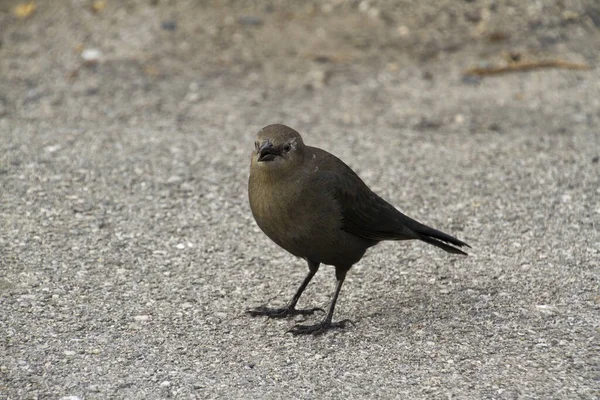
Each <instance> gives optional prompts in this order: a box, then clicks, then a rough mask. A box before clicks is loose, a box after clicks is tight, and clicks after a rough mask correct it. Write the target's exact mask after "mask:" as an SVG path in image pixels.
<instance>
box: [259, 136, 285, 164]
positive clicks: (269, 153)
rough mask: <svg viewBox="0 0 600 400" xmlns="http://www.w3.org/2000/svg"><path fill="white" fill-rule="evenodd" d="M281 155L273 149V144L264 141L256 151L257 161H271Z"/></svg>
mask: <svg viewBox="0 0 600 400" xmlns="http://www.w3.org/2000/svg"><path fill="white" fill-rule="evenodd" d="M279 155H281V154H280V152H279V150H277V149H276V148H274V147H273V143H271V142H270V141H269V140H265V141H264V142H263V144H262V145H261V146H260V148H259V149H258V161H259V162H262V161H273V160H274V159H275V157H277V156H279Z"/></svg>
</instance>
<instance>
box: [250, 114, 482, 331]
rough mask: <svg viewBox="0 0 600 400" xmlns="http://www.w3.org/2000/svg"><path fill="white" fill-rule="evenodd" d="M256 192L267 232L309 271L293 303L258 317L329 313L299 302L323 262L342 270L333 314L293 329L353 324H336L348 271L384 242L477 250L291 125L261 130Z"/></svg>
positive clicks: (255, 156)
mask: <svg viewBox="0 0 600 400" xmlns="http://www.w3.org/2000/svg"><path fill="white" fill-rule="evenodd" d="M248 196H249V199H250V208H251V209H252V214H253V215H254V219H255V220H256V223H257V224H258V226H259V227H260V229H262V231H263V232H264V233H265V234H266V235H267V236H268V237H269V238H271V240H273V241H274V242H275V243H277V244H278V245H279V246H281V247H283V248H284V249H285V250H287V251H288V252H290V253H291V254H293V255H295V256H296V257H301V258H303V259H305V260H306V261H307V263H308V270H309V272H308V275H307V276H306V278H304V281H303V282H302V284H301V285H300V288H298V290H297V292H296V294H295V295H294V297H292V299H291V300H290V301H289V302H288V303H287V305H286V306H284V307H281V308H268V307H259V308H256V309H253V310H250V311H248V312H249V313H250V314H251V315H253V316H259V315H265V316H269V317H275V318H280V317H287V316H291V315H297V314H304V315H306V314H312V313H314V312H315V311H318V310H320V311H324V310H322V309H320V308H311V309H305V310H299V309H296V303H297V302H298V299H299V298H300V296H301V295H302V292H303V291H304V289H306V286H307V285H308V283H309V282H310V281H311V279H312V278H313V276H314V275H315V274H316V273H317V271H318V269H319V265H321V264H328V265H333V266H334V267H335V274H336V278H337V286H336V289H335V292H334V294H333V297H332V299H331V302H330V305H329V310H328V311H327V314H326V316H325V318H324V319H323V320H322V321H321V322H320V323H318V324H315V325H296V326H294V327H293V328H292V329H290V331H289V332H292V333H293V334H320V333H323V332H326V331H327V330H329V329H331V328H340V327H343V326H344V325H345V323H346V322H347V320H344V321H339V322H332V317H333V311H334V308H335V303H336V301H337V299H338V296H339V294H340V289H341V288H342V284H343V283H344V279H345V277H346V273H347V272H348V270H349V269H350V268H351V267H352V266H353V265H354V264H356V263H357V262H358V261H359V260H360V259H361V258H362V257H363V255H364V254H365V251H366V250H367V249H368V248H369V247H371V246H374V245H376V244H377V243H379V242H380V241H382V240H411V239H418V240H422V241H424V242H427V243H429V244H432V245H434V246H437V247H439V248H441V249H443V250H445V251H447V252H449V253H453V254H463V255H467V254H466V253H465V252H463V251H461V250H459V249H457V248H456V247H454V246H457V247H463V246H466V247H470V246H469V245H467V244H466V243H464V242H462V241H460V240H458V239H456V238H454V237H452V236H450V235H447V234H445V233H443V232H440V231H438V230H435V229H433V228H430V227H428V226H425V225H423V224H421V223H419V222H417V221H415V220H414V219H412V218H409V217H407V216H406V215H404V214H402V213H401V212H400V211H398V210H397V209H396V208H394V207H393V206H392V205H390V204H389V203H388V202H386V201H385V200H383V199H382V198H381V197H379V196H378V195H376V194H375V193H373V192H372V191H371V189H369V188H368V187H367V185H366V184H365V183H364V182H363V181H362V180H361V179H360V178H359V177H358V175H356V173H355V172H354V171H352V169H350V167H348V166H347V165H346V164H344V162H343V161H342V160H340V159H339V158H337V157H335V156H334V155H333V154H330V153H328V152H326V151H324V150H321V149H318V148H316V147H310V146H306V145H305V144H304V142H303V141H302V137H301V136H300V134H299V133H298V132H296V131H295V130H293V129H292V128H289V127H287V126H285V125H269V126H266V127H264V128H263V129H261V130H260V132H258V137H257V140H256V143H255V149H254V152H253V153H252V156H251V164H250V179H249V182H248ZM452 245H454V246H452Z"/></svg>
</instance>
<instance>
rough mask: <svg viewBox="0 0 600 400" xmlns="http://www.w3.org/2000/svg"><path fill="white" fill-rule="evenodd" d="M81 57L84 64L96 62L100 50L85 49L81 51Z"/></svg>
mask: <svg viewBox="0 0 600 400" xmlns="http://www.w3.org/2000/svg"><path fill="white" fill-rule="evenodd" d="M81 58H82V59H83V62H84V63H86V64H96V63H97V62H99V61H100V59H101V58H102V52H101V51H100V50H98V49H85V50H83V51H82V52H81Z"/></svg>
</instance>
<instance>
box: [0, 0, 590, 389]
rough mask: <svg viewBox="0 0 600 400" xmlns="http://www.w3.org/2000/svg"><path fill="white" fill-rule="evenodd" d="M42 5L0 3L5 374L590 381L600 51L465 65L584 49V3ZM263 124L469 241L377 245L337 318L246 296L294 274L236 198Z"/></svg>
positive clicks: (280, 293)
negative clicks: (575, 67)
mask: <svg viewBox="0 0 600 400" xmlns="http://www.w3.org/2000/svg"><path fill="white" fill-rule="evenodd" d="M39 3H40V4H38V8H37V10H36V11H35V13H34V14H33V15H31V16H29V17H28V18H26V19H23V20H19V19H17V18H16V17H14V16H13V14H12V12H13V11H12V10H13V6H14V5H16V4H17V2H11V1H7V2H3V3H2V5H0V30H1V31H0V32H1V35H2V36H1V38H0V39H1V42H0V43H1V44H0V71H1V74H0V199H1V201H0V224H1V225H0V332H1V336H0V398H2V399H38V398H39V399H63V398H64V399H76V398H78V399H106V398H111V399H124V398H127V399H159V398H265V399H269V398H284V397H285V398H367V397H368V398H406V399H438V398H443V399H450V398H451V399H597V398H599V397H600V316H599V315H600V261H599V260H600V229H599V227H600V162H599V156H600V133H599V132H598V129H599V128H598V127H599V126H600V112H599V111H598V110H600V71H599V70H596V69H592V70H589V71H572V70H541V71H534V72H530V73H522V74H509V75H502V76H498V77H486V78H484V79H475V78H468V79H465V78H464V77H463V75H462V71H463V70H464V69H465V68H467V67H470V66H473V65H485V63H488V62H497V61H501V60H503V58H504V57H505V54H508V53H512V54H513V55H514V54H515V53H518V55H523V56H524V57H526V58H527V57H528V58H536V57H542V56H543V57H554V58H561V59H567V60H571V61H575V62H586V63H588V64H590V65H592V66H594V65H596V64H597V62H598V54H600V53H599V50H600V38H599V36H600V35H599V30H598V27H599V26H600V7H599V6H598V5H597V4H596V3H595V2H594V1H587V2H585V1H573V2H568V3H569V7H568V8H567V7H566V6H564V4H563V2H559V1H555V2H554V1H548V2H535V3H534V2H532V4H533V5H522V4H529V2H519V3H518V4H517V2H509V1H496V2H492V1H489V2H486V1H478V0H475V1H465V2H460V4H459V2H456V1H439V2H436V4H435V5H426V4H421V5H418V4H419V3H417V2H404V1H395V2H394V1H387V2H385V1H381V2H376V1H373V2H364V1H363V2H360V3H357V2H347V3H346V2H340V1H331V2H313V3H302V5H298V3H292V4H286V2H272V3H269V2H252V4H253V6H252V8H247V9H235V10H234V9H233V8H228V7H225V6H223V5H222V3H219V2H213V3H212V4H211V2H206V3H202V5H200V4H197V3H196V2H189V3H188V2H177V4H176V5H175V4H172V3H174V2H166V1H165V2H162V1H160V2H159V1H141V0H140V1H130V2H127V3H126V4H127V5H126V6H117V5H115V4H113V2H108V3H107V6H106V8H105V9H101V10H98V12H97V13H94V12H92V11H91V9H90V6H89V3H88V2H84V1H70V2H64V3H62V2H61V3H60V5H59V3H58V2H56V4H54V3H53V4H54V7H55V8H49V7H50V6H49V4H50V3H43V2H39ZM198 3H200V2H198ZM422 3H426V2H422ZM427 3H428V2H427ZM512 3H515V4H512ZM542 3H544V4H543V5H542ZM231 4H233V2H231ZM90 49H91V50H99V51H100V52H101V54H100V58H99V59H98V60H97V61H95V60H91V61H88V62H87V63H83V62H82V59H81V57H82V54H87V55H89V54H90V52H89V51H88V52H87V53H81V52H82V51H84V50H90ZM91 54H92V55H93V52H92V53H91ZM270 123H285V124H287V125H289V126H292V127H294V128H295V129H297V130H299V131H300V132H301V133H302V134H303V136H304V139H305V142H306V143H308V144H310V145H316V146H319V147H322V148H325V149H327V150H329V151H331V152H333V153H335V154H336V155H338V156H339V157H341V158H342V159H344V160H345V161H347V163H348V164H350V165H351V166H352V167H353V168H354V169H355V170H356V171H357V172H358V173H359V174H360V175H361V176H362V177H363V179H364V180H365V181H366V182H367V183H368V184H369V185H370V186H371V187H372V188H373V189H374V190H375V191H376V192H378V193H380V194H381V195H382V196H383V197H384V198H386V199H388V200H389V201H391V202H392V203H393V204H395V205H397V206H398V207H399V208H400V209H401V210H402V211H404V212H406V213H407V214H408V215H410V216H413V217H415V218H417V219H419V220H421V221H423V222H425V223H427V224H430V225H432V226H434V227H437V228H439V229H441V230H443V231H446V232H448V233H451V234H453V235H455V236H457V237H459V238H460V239H463V240H465V241H466V242H467V243H469V244H471V245H472V246H473V249H472V253H471V255H470V256H469V257H466V258H463V257H454V256H450V255H448V254H446V253H443V252H442V251H439V250H438V249H436V248H433V247H431V246H427V245H426V244H421V243H384V244H381V245H379V246H377V247H375V248H373V249H371V250H370V251H369V252H368V254H367V256H366V257H365V258H364V259H363V260H362V261H361V262H360V263H359V264H357V265H356V266H355V268H353V270H352V271H351V272H350V273H349V276H348V278H347V281H346V284H345V286H344V288H343V290H342V294H341V298H340V301H339V302H338V308H337V310H336V317H337V318H338V319H343V318H349V319H351V320H352V321H353V322H354V325H350V326H349V327H348V328H347V329H345V330H343V331H334V332H331V333H328V334H326V335H323V336H320V337H316V338H313V337H293V336H291V335H286V334H285V332H286V330H287V329H289V328H290V327H291V326H293V324H294V323H295V322H297V321H298V320H267V319H253V318H249V317H247V316H246V315H245V314H244V311H245V310H246V309H247V308H251V307H254V306H258V305H262V304H271V305H274V304H282V303H283V302H285V301H286V300H287V299H288V298H289V297H290V296H291V295H292V293H293V292H294V290H295V289H296V287H297V285H298V284H299V283H300V281H301V280H302V278H303V277H304V274H305V272H306V266H305V263H304V261H302V260H298V259H295V258H293V257H291V256H290V255H288V254H286V253H285V252H284V251H283V250H281V249H279V248H278V247H277V246H276V245H274V244H273V243H271V242H269V240H268V239H267V238H266V236H264V235H263V234H262V233H261V232H260V230H259V229H258V228H257V226H256V224H255V223H254V221H253V219H252V216H251V214H250V210H249V206H248V203H247V196H246V183H247V175H248V166H249V160H248V156H249V152H250V151H251V150H252V148H253V142H254V134H255V132H256V131H258V130H259V129H260V128H261V127H262V126H264V125H267V124H270ZM334 285H335V278H334V273H333V269H332V268H330V267H323V268H321V271H320V273H319V274H318V275H317V277H316V278H315V280H314V282H313V283H312V284H311V285H310V286H309V288H308V289H307V292H306V293H305V295H304V296H303V298H302V299H301V302H300V303H301V304H300V306H324V305H326V304H327V301H328V300H329V296H330V295H331V293H332V292H333V289H334ZM314 318H317V317H310V318H308V320H313V319H314Z"/></svg>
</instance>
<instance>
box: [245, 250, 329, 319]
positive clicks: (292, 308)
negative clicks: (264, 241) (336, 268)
mask: <svg viewBox="0 0 600 400" xmlns="http://www.w3.org/2000/svg"><path fill="white" fill-rule="evenodd" d="M319 265H320V264H319V263H316V262H312V261H309V262H308V275H306V278H304V281H302V285H300V287H299V288H298V290H297V291H296V294H294V297H292V299H291V300H290V301H289V303H287V305H285V306H284V307H280V308H270V307H257V308H255V309H253V310H248V311H247V312H248V314H250V315H252V316H253V317H257V316H260V315H265V316H267V317H271V318H285V317H289V316H292V315H310V314H314V312H315V311H322V312H325V310H323V309H322V308H319V307H315V308H308V309H304V310H298V309H297V308H296V304H297V303H298V300H299V299H300V296H302V292H304V289H306V287H307V286H308V284H309V282H310V281H311V280H312V278H313V276H315V274H316V273H317V271H318V270H319Z"/></svg>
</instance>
